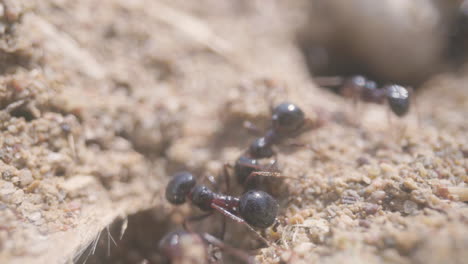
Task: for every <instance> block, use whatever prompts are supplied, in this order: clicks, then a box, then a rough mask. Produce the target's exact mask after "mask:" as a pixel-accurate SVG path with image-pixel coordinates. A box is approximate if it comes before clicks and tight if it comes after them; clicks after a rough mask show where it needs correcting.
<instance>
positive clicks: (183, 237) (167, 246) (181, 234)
mask: <svg viewBox="0 0 468 264" xmlns="http://www.w3.org/2000/svg"><path fill="white" fill-rule="evenodd" d="M194 245H195V246H197V245H200V246H202V247H203V248H201V250H202V251H205V249H204V244H203V241H202V240H201V238H200V236H199V235H198V234H195V233H189V232H187V231H184V230H176V231H173V232H170V233H168V234H166V235H165V236H164V237H163V238H162V239H161V240H160V241H159V244H158V249H159V252H160V254H161V255H162V257H163V259H162V263H173V262H174V261H175V260H181V261H182V260H184V259H185V257H186V254H185V253H186V252H185V251H184V250H186V249H192V248H193V246H194ZM177 263H179V262H178V261H177Z"/></svg>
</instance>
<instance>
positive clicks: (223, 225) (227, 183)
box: [219, 163, 232, 240]
mask: <svg viewBox="0 0 468 264" xmlns="http://www.w3.org/2000/svg"><path fill="white" fill-rule="evenodd" d="M231 167H232V166H231V165H230V164H229V163H224V165H223V177H224V182H225V187H226V190H225V192H228V191H229V189H230V188H231V184H230V180H229V178H231V177H230V174H229V170H228V169H229V168H231ZM225 234H226V217H225V216H223V221H222V223H221V234H220V235H219V237H220V238H221V240H224V235H225Z"/></svg>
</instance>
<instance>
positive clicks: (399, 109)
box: [385, 84, 410, 117]
mask: <svg viewBox="0 0 468 264" xmlns="http://www.w3.org/2000/svg"><path fill="white" fill-rule="evenodd" d="M385 90H386V91H387V100H388V104H389V105H390V108H391V109H392V111H393V113H395V114H396V115H397V116H400V117H401V116H404V115H406V113H408V111H409V107H410V94H409V92H408V90H407V89H406V88H405V87H403V86H400V85H397V84H392V85H387V86H385Z"/></svg>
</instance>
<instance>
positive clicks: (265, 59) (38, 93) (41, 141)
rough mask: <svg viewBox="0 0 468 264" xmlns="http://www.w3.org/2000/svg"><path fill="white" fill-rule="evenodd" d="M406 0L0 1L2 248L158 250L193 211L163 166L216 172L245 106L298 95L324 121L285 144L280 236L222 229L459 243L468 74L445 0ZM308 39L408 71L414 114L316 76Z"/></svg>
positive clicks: (452, 249)
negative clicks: (357, 99)
mask: <svg viewBox="0 0 468 264" xmlns="http://www.w3.org/2000/svg"><path fill="white" fill-rule="evenodd" d="M371 2H372V1H371ZM403 2H404V1H396V0H395V1H390V0H386V1H382V3H381V4H372V3H370V2H369V1H366V0H360V1H357V2H356V3H359V4H356V5H355V6H353V7H350V6H347V7H346V8H343V7H344V6H346V4H345V3H344V2H343V1H339V0H334V1H329V2H328V3H327V2H324V1H305V0H304V1H300V0H295V1H287V2H286V1H276V0H267V1H266V0H262V1H260V0H257V1H247V0H246V1H219V0H202V1H196V2H195V1H193V2H188V1H182V0H175V1H174V0H172V1H162V0H160V1H151V0H137V1H128V0H101V1H93V0H82V1H73V0H47V1H42V0H41V1H39V0H37V1H32V0H20V1H17V0H3V1H0V3H1V8H0V11H1V12H0V14H1V19H0V22H1V24H0V25H1V27H0V31H1V34H0V58H1V61H0V109H1V110H0V121H1V123H0V131H1V133H0V172H1V177H0V223H1V224H0V262H1V263H69V262H78V263H83V262H85V261H86V262H87V263H159V261H160V256H159V253H158V252H157V247H156V245H157V243H158V241H159V239H160V238H161V237H162V236H163V235H164V234H165V233H166V232H168V231H169V230H173V229H176V228H180V225H181V223H182V221H183V219H184V217H186V216H188V215H194V214H197V213H199V212H197V211H196V210H192V209H191V208H190V207H189V206H182V207H178V208H174V207H173V206H171V205H169V204H168V203H167V202H166V201H165V200H164V196H163V194H164V187H165V184H166V183H167V181H168V179H169V177H170V175H172V174H173V173H174V172H176V171H179V170H183V169H185V170H190V171H192V172H194V173H195V174H197V175H198V176H199V177H200V178H201V177H202V176H204V175H214V176H218V175H220V174H221V170H222V166H223V164H224V163H225V162H228V163H232V162H233V161H235V160H236V158H237V157H238V156H239V155H240V153H241V152H242V151H243V150H245V148H246V147H247V146H248V145H249V142H250V141H251V140H252V139H254V138H255V137H254V136H252V135H250V134H249V133H247V131H246V130H245V129H244V128H243V127H242V123H243V121H246V120H247V121H252V122H254V123H255V124H257V125H258V126H259V127H260V128H261V129H264V130H266V129H267V128H268V126H269V118H270V117H269V115H270V112H269V107H270V105H271V104H276V103H279V102H282V101H292V102H295V103H296V104H298V105H300V106H301V107H302V109H303V110H304V111H305V112H306V115H307V116H308V117H309V118H311V119H312V120H317V119H318V118H323V119H325V123H324V125H323V126H322V127H320V128H318V129H314V130H311V131H308V132H307V133H304V134H302V135H301V136H300V137H298V138H296V139H294V140H293V142H288V143H299V144H302V145H303V147H291V144H288V143H286V144H283V145H281V146H279V147H278V149H277V151H278V157H277V158H278V164H279V169H280V171H281V172H282V173H283V174H284V175H287V176H289V177H293V178H298V179H297V180H284V181H282V180H278V179H276V180H275V179H270V180H267V181H269V183H267V185H266V186H267V189H268V186H269V190H270V191H272V193H273V194H274V195H275V197H277V198H278V201H279V202H280V206H281V209H280V215H279V217H278V220H279V223H280V224H279V225H278V226H276V227H275V228H268V229H266V230H264V231H262V232H261V233H262V234H263V235H264V236H265V237H266V238H267V239H268V240H269V241H271V243H272V245H274V246H272V247H269V248H262V249H260V250H253V249H255V248H258V247H259V246H260V243H258V241H255V239H254V236H253V235H252V234H250V233H249V232H248V230H246V229H245V228H244V227H242V226H238V225H237V224H236V223H234V222H232V221H228V232H227V235H226V240H225V242H226V243H228V244H230V245H233V246H235V247H238V248H241V249H243V250H245V252H247V253H248V254H251V255H252V256H256V259H257V261H259V262H260V263H279V262H281V261H282V262H286V263H343V262H346V263H425V264H428V263H464V260H466V259H467V257H468V255H467V254H468V253H466V250H465V248H466V247H467V246H468V207H467V205H466V203H465V202H466V201H468V187H467V183H468V176H467V174H468V173H467V170H468V137H467V133H468V121H467V120H468V89H467V87H466V83H467V81H468V74H466V70H464V67H459V68H457V70H453V68H452V67H451V66H450V62H449V61H448V60H447V59H446V58H445V57H444V56H445V55H444V54H445V53H444V49H445V48H446V46H447V43H446V41H445V39H446V35H445V34H442V33H440V32H444V31H443V30H444V29H447V28H448V25H449V24H450V23H449V22H450V21H449V19H448V18H449V17H451V15H453V13H450V12H451V11H453V6H450V5H448V4H446V5H445V4H439V5H433V4H430V3H432V2H431V1H422V0H420V1H414V3H413V4H405V3H403ZM454 2H456V1H454ZM318 7H321V8H322V9H319V8H318ZM363 7H368V8H367V9H365V8H364V9H363ZM371 7H374V8H371ZM320 10H327V12H321V11H320ZM343 10H347V11H346V12H345V11H343ZM369 10H390V11H391V12H388V14H382V12H381V11H379V12H377V11H376V12H375V13H374V12H371V11H369ZM356 12H357V13H358V14H361V16H356ZM375 14H380V16H379V17H378V18H379V20H378V23H375V24H372V23H371V22H369V21H376V17H375ZM394 14H403V15H402V16H401V17H397V18H395V15H394ZM356 17H358V18H359V19H357V18H356ZM396 20H398V21H400V22H401V23H399V24H395V23H393V22H394V21H396ZM392 21H393V22H392ZM392 23H393V24H392ZM408 24H411V25H414V27H411V32H410V33H411V34H410V35H411V36H412V37H411V38H406V37H405V36H407V35H408V31H407V30H406V31H405V28H406V27H405V25H408ZM324 25H326V26H324ZM370 25H374V26H373V27H372V26H370ZM418 29H420V30H418ZM344 32H346V33H344ZM434 32H435V33H434ZM356 36H358V37H356ZM395 39H397V40H401V41H397V42H395V41H393V42H392V40H395ZM298 41H299V42H300V43H301V44H300V45H298ZM337 42H338V43H340V44H339V45H336V44H335V43H337ZM304 43H305V44H304ZM311 43H314V44H316V43H322V44H323V43H327V45H328V44H329V47H332V49H338V48H337V47H342V45H345V44H343V43H348V44H347V45H348V46H346V50H347V51H349V52H346V54H345V55H343V56H346V57H349V58H353V59H355V60H360V61H361V62H362V64H361V65H360V66H356V67H357V68H362V69H364V70H365V71H366V72H367V73H369V74H370V75H373V76H379V77H380V78H383V79H389V78H392V79H395V80H406V81H407V82H409V83H413V84H418V85H417V88H418V89H417V93H416V98H417V102H416V103H415V104H413V105H412V106H411V112H410V115H409V116H408V117H405V118H402V119H398V118H396V117H391V118H390V120H389V119H388V118H387V117H388V109H387V107H386V106H381V105H369V104H359V105H358V107H353V106H352V104H351V103H350V102H349V100H346V99H345V98H341V97H339V96H337V95H335V94H333V93H332V92H330V91H328V90H326V89H321V88H319V87H318V86H317V85H316V84H315V82H314V79H313V78H311V77H310V75H309V70H308V68H307V63H306V59H305V57H304V56H303V53H302V51H303V50H301V49H300V48H299V46H301V47H304V45H305V46H306V47H308V46H313V45H312V44H311ZM330 43H331V44H330ZM382 43H384V44H388V45H391V46H392V47H393V48H394V50H393V51H392V52H388V51H387V50H385V49H383V48H382V46H383V44H382ZM389 43H390V44H389ZM348 48H349V49H348ZM391 55H393V56H391ZM306 57H307V56H306ZM312 62H313V63H312V64H314V61H312ZM308 63H309V66H310V64H311V63H310V61H309V62H308ZM349 64H352V63H349ZM352 65H354V64H352ZM362 65H364V66H362ZM412 77H414V78H412ZM265 80H267V81H265ZM421 80H424V82H422V81H421ZM232 181H233V180H232ZM279 185H281V186H282V188H276V186H279ZM272 187H273V188H272ZM236 192H237V193H238V192H239V190H236V189H233V193H236ZM219 223H220V219H219V218H216V217H213V218H209V219H208V220H205V222H204V223H202V224H201V225H200V227H199V228H200V230H204V231H208V232H215V231H216V230H218V229H217V228H218V225H219ZM111 236H112V237H111ZM225 262H226V263H229V262H230V260H229V259H226V261H225Z"/></svg>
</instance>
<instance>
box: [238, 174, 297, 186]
mask: <svg viewBox="0 0 468 264" xmlns="http://www.w3.org/2000/svg"><path fill="white" fill-rule="evenodd" d="M255 176H262V177H274V178H284V179H291V180H296V181H303V179H299V178H296V177H290V176H285V175H281V173H279V172H273V171H254V172H252V173H250V174H249V176H248V177H247V179H245V182H244V186H246V185H247V184H248V182H249V181H250V180H251V179H252V178H253V177H255Z"/></svg>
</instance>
